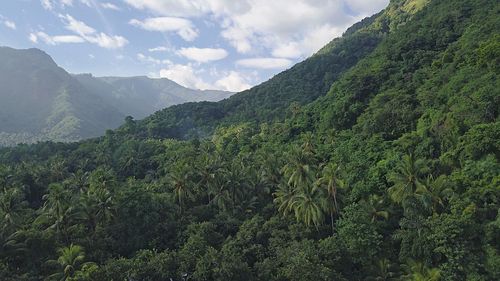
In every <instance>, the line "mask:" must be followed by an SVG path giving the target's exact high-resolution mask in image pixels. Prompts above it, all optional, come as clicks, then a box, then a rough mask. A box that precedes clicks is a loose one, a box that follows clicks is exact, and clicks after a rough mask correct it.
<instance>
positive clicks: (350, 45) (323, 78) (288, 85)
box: [142, 0, 428, 138]
mask: <svg viewBox="0 0 500 281" xmlns="http://www.w3.org/2000/svg"><path fill="white" fill-rule="evenodd" d="M393 2H394V3H393V4H392V5H391V6H390V7H389V8H388V9H386V10H385V11H383V12H381V13H379V14H376V15H374V16H372V17H370V18H366V19H364V20H363V21H361V22H359V23H357V24H355V25H354V26H352V27H351V28H349V29H348V30H347V31H346V32H345V34H344V35H343V36H342V37H341V38H337V39H334V40H333V41H332V42H330V43H329V44H328V45H327V46H325V47H324V48H322V49H321V50H320V51H319V52H317V53H316V54H315V55H313V56H312V57H310V58H308V59H307V60H305V61H304V62H301V63H299V64H297V65H295V66H293V67H292V68H291V69H289V70H287V71H284V72H282V73H280V74H278V75H276V76H275V77H273V78H272V79H270V80H269V81H267V82H264V83H262V84H261V85H258V86H256V87H254V88H252V89H250V90H247V91H244V92H242V93H238V94H236V95H234V96H232V97H231V98H229V99H226V100H224V101H222V102H220V103H216V104H209V103H204V104H191V103H188V104H184V105H180V106H174V107H171V108H168V109H165V110H163V111H160V112H158V113H156V114H154V115H152V116H151V117H149V118H147V119H145V120H144V122H143V124H144V125H143V128H144V129H146V128H147V129H148V136H150V137H175V138H190V137H205V136H207V135H210V134H211V133H212V132H213V130H214V129H215V128H216V127H217V126H219V125H230V124H237V123H240V122H245V121H252V122H257V123H261V122H269V121H278V120H282V119H283V118H284V117H285V115H286V113H287V112H288V113H290V112H291V111H293V108H297V106H300V105H304V104H307V103H309V102H312V101H314V100H315V99H316V98H318V97H320V96H323V95H325V94H326V93H327V92H328V90H329V88H330V86H331V84H332V83H333V82H334V81H336V80H337V79H338V78H339V77H341V76H342V75H343V73H344V72H346V71H347V70H348V69H350V68H351V67H353V66H354V65H356V64H357V63H358V62H359V61H360V60H361V59H363V58H364V57H366V56H367V55H368V54H370V53H371V52H372V51H373V50H374V49H375V48H376V47H377V46H378V44H379V43H380V42H381V41H382V40H383V39H384V38H385V37H386V35H387V34H388V33H389V32H391V30H394V29H396V28H397V27H398V26H399V25H403V24H404V23H405V22H406V21H408V20H409V19H411V17H412V15H413V14H414V13H416V12H418V11H419V10H420V9H421V8H423V7H424V6H425V4H426V3H427V2H428V1H423V0H422V1H393ZM144 131H145V130H142V132H144Z"/></svg>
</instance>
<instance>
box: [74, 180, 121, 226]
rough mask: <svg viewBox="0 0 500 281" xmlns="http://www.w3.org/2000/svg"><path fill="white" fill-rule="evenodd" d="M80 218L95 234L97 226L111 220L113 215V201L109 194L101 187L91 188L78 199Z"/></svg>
mask: <svg viewBox="0 0 500 281" xmlns="http://www.w3.org/2000/svg"><path fill="white" fill-rule="evenodd" d="M80 205H81V212H82V218H83V220H84V221H86V223H87V225H88V227H89V229H90V232H91V233H92V234H95V232H96V229H97V227H98V226H100V225H103V224H105V223H106V222H107V221H109V220H111V219H112V217H113V215H114V200H113V197H112V195H111V193H110V192H109V191H108V190H106V189H104V188H101V187H96V186H91V187H90V188H89V190H88V191H87V192H86V193H84V194H83V195H82V196H81V197H80Z"/></svg>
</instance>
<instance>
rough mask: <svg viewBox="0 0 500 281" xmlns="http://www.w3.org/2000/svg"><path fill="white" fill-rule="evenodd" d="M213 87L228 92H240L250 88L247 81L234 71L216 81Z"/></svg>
mask: <svg viewBox="0 0 500 281" xmlns="http://www.w3.org/2000/svg"><path fill="white" fill-rule="evenodd" d="M215 86H216V88H217V89H219V90H224V91H230V92H241V91H244V90H247V89H249V88H250V87H251V86H250V84H248V82H247V79H246V78H245V77H243V75H241V74H240V73H238V72H236V71H231V72H229V74H227V75H226V76H224V77H222V78H220V79H219V80H217V81H216V82H215Z"/></svg>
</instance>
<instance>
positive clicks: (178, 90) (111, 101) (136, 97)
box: [0, 47, 232, 146]
mask: <svg viewBox="0 0 500 281" xmlns="http://www.w3.org/2000/svg"><path fill="white" fill-rule="evenodd" d="M0 61H2V63H1V64H0V85H1V87H0V146H4V145H13V144H16V143H21V142H26V143H33V142H37V141H42V140H52V141H75V140H80V139H83V138H89V137H96V136H99V135H102V134H103V133H104V132H105V130H107V129H114V128H116V127H118V126H119V125H120V124H122V122H123V120H124V118H125V116H128V115H131V116H133V117H135V118H144V117H146V116H147V115H149V114H152V113H153V112H155V111H157V110H160V109H163V108H165V107H168V106H171V105H173V104H179V103H184V102H188V101H202V100H209V101H219V100H221V99H224V98H226V97H229V96H230V95H231V94H232V93H230V92H224V91H200V90H191V89H187V88H185V87H182V86H180V85H178V84H176V83H175V82H173V81H170V80H168V79H149V78H147V77H130V78H120V77H106V78H95V77H93V76H91V75H89V74H85V75H71V74H69V73H67V72H66V71H65V70H64V69H62V68H60V67H58V66H57V64H56V63H55V62H54V61H53V60H52V58H51V57H50V56H49V55H47V54H46V53H44V52H43V51H40V50H38V49H29V50H16V49H12V48H8V47H1V48H0Z"/></svg>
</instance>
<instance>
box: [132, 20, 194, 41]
mask: <svg viewBox="0 0 500 281" xmlns="http://www.w3.org/2000/svg"><path fill="white" fill-rule="evenodd" d="M129 23H130V24H131V25H133V26H137V27H140V28H142V29H145V30H148V31H159V32H176V33H177V34H178V35H179V36H180V37H182V39H184V40H186V41H193V40H194V39H195V38H196V37H198V31H197V30H196V29H195V27H194V25H193V24H192V22H191V21H190V20H187V19H183V18H176V17H158V18H147V19H145V20H143V21H140V20H137V19H132V20H130V22H129Z"/></svg>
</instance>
